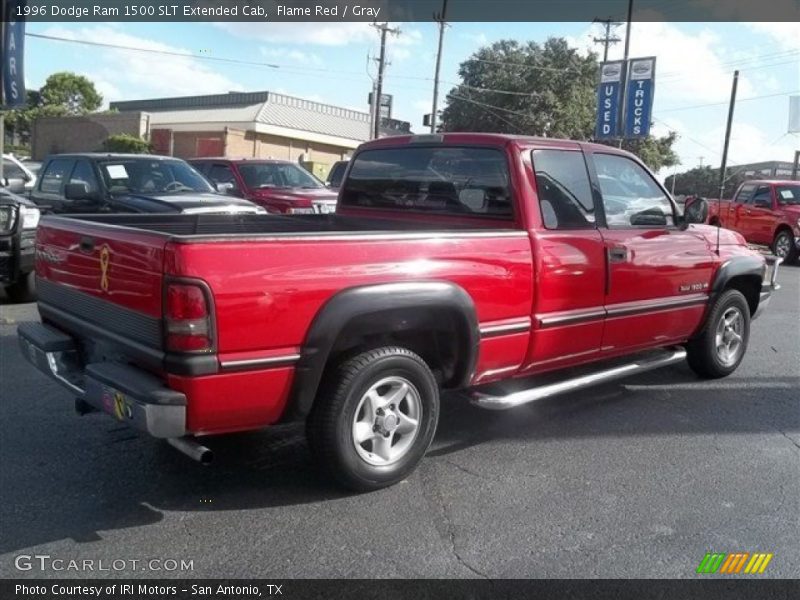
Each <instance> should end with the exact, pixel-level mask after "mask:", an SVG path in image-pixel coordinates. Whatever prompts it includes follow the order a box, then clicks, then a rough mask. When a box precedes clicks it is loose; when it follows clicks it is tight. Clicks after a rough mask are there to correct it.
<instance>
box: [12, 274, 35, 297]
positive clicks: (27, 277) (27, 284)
mask: <svg viewBox="0 0 800 600" xmlns="http://www.w3.org/2000/svg"><path fill="white" fill-rule="evenodd" d="M33 280H34V275H33V273H25V274H24V275H20V278H19V279H18V280H17V281H15V282H14V283H12V284H11V285H9V286H7V287H6V295H7V296H8V298H9V300H11V301H12V302H17V303H19V302H33V301H34V300H35V299H36V285H35V284H34V281H33Z"/></svg>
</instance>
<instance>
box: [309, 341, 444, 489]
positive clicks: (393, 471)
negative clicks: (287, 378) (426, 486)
mask: <svg viewBox="0 0 800 600" xmlns="http://www.w3.org/2000/svg"><path fill="white" fill-rule="evenodd" d="M383 381H390V382H393V383H394V382H403V381H405V382H406V383H408V384H410V387H409V388H408V389H409V390H410V391H409V392H408V394H409V395H407V396H404V397H403V398H401V399H400V401H399V402H398V404H397V405H396V406H395V405H394V404H392V405H391V406H392V411H395V410H396V411H401V410H405V411H406V412H408V411H409V410H410V407H411V403H412V402H413V404H414V405H416V406H418V408H419V412H417V413H416V414H417V416H418V418H417V419H416V421H417V427H416V431H415V433H413V434H409V435H408V437H406V435H405V434H401V433H400V429H399V428H398V429H397V430H396V431H395V430H394V429H392V431H391V433H389V432H388V431H386V430H382V429H381V427H380V426H379V425H377V423H378V421H377V420H373V421H372V422H373V423H375V424H374V425H373V426H372V431H376V428H377V431H378V432H381V431H383V432H384V433H375V434H374V436H375V437H376V438H377V436H378V435H381V436H383V437H385V438H386V439H387V440H389V441H388V444H389V446H390V451H392V448H391V446H392V444H394V443H395V441H396V444H397V445H396V447H397V448H399V444H400V443H401V442H402V443H404V444H406V449H405V450H404V451H403V453H402V454H400V456H399V457H398V458H397V459H396V460H395V461H393V462H387V464H370V463H369V462H367V461H368V460H375V461H378V460H382V458H381V457H379V456H377V455H374V456H373V455H372V454H370V452H373V451H376V450H375V447H373V446H372V442H373V440H366V441H365V442H364V443H363V445H361V444H359V446H360V447H361V450H359V449H357V442H356V440H355V436H356V431H357V430H356V427H357V425H356V420H357V418H358V420H359V421H361V420H365V421H369V420H370V415H374V414H376V413H374V412H373V413H370V414H367V413H366V412H365V411H366V410H367V405H365V404H364V402H367V404H369V400H368V399H367V398H368V396H367V393H368V392H370V390H371V389H372V388H373V387H374V386H376V385H377V384H379V383H381V382H383ZM386 385H387V386H390V384H386ZM400 385H401V387H402V384H400ZM382 389H389V390H390V391H391V387H388V388H381V387H379V388H375V393H376V394H378V397H381V396H380V392H381V390H382ZM398 392H400V388H398ZM381 400H383V398H382V397H381ZM376 403H377V401H376ZM401 403H402V404H403V407H404V408H401ZM386 406H387V412H386V413H380V414H382V415H383V414H388V406H389V405H388V404H387V405H386ZM369 408H370V409H371V408H372V407H371V406H370V407H369ZM359 409H360V410H359ZM357 410H359V413H358V414H357V413H356V411H357ZM381 410H383V409H381ZM412 412H413V411H412ZM392 414H393V415H394V414H396V413H395V412H392ZM360 415H363V417H361V418H359V417H360ZM380 418H381V419H386V418H387V417H386V416H381V417H380ZM391 419H393V420H392V421H390V422H388V423H389V425H387V426H388V427H389V428H391V427H392V426H395V427H397V425H395V420H394V417H391ZM438 420H439V387H438V385H437V383H436V379H435V378H434V376H433V373H431V370H430V368H429V367H428V365H427V364H425V361H423V360H422V359H421V358H420V357H419V356H417V355H416V354H414V353H413V352H411V351H410V350H407V349H405V348H400V347H393V346H388V347H384V348H376V349H374V350H369V351H366V352H363V353H362V354H359V355H358V356H355V357H354V358H351V359H349V360H346V361H345V362H343V363H341V364H340V365H338V366H337V367H336V368H334V369H332V370H331V372H330V373H328V374H327V376H326V377H325V379H324V381H323V384H322V386H321V388H320V392H319V394H318V396H317V399H316V401H315V402H314V407H313V408H312V410H311V414H310V415H309V417H308V422H307V428H306V434H307V436H308V442H309V446H310V447H311V451H312V454H313V455H314V457H315V458H316V460H317V462H318V463H319V464H320V466H321V467H322V468H323V469H324V470H325V471H326V472H327V473H328V474H330V475H331V476H332V477H333V478H334V479H336V480H337V481H338V482H339V483H340V484H342V485H343V486H345V487H347V488H349V489H351V490H355V491H370V490H377V489H380V488H384V487H388V486H390V485H393V484H395V483H397V482H399V481H402V480H403V479H405V478H406V477H407V476H408V475H409V474H410V473H411V472H412V471H413V470H414V468H415V467H416V466H417V464H418V463H419V461H420V460H421V459H422V457H423V456H424V455H425V452H426V451H427V449H428V446H430V444H431V441H432V440H433V435H434V433H435V432H436V424H437V422H438ZM409 422H410V421H409ZM381 423H385V421H381ZM362 427H363V424H362ZM376 443H384V440H377V441H376ZM365 454H369V456H366V457H365V456H364V455H365ZM370 457H372V459H370Z"/></svg>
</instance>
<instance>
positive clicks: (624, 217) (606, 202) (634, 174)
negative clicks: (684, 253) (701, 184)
mask: <svg viewBox="0 0 800 600" xmlns="http://www.w3.org/2000/svg"><path fill="white" fill-rule="evenodd" d="M594 164H595V167H596V168H597V178H598V180H599V183H600V190H601V191H602V193H603V208H604V209H605V213H606V223H607V224H608V227H609V228H610V229H620V228H626V227H669V226H673V225H674V224H675V217H674V213H673V207H672V202H670V200H669V198H668V197H667V195H666V193H665V192H664V191H663V190H662V189H661V187H659V185H658V184H657V183H656V181H655V179H653V177H652V175H650V173H648V172H647V171H646V170H645V169H644V168H643V167H642V166H641V165H640V164H638V163H637V162H635V161H633V160H631V159H629V158H627V157H625V156H619V155H616V154H595V155H594Z"/></svg>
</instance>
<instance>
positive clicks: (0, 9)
mask: <svg viewBox="0 0 800 600" xmlns="http://www.w3.org/2000/svg"><path fill="white" fill-rule="evenodd" d="M5 44H6V2H5V0H0V48H2V49H5ZM3 71H5V69H4V68H3V65H2V64H0V187H3V185H4V183H3V177H4V176H5V173H4V168H5V162H6V161H5V160H4V159H3V154H4V153H5V151H6V148H5V145H6V113H5V102H6V88H5V86H4V84H3Z"/></svg>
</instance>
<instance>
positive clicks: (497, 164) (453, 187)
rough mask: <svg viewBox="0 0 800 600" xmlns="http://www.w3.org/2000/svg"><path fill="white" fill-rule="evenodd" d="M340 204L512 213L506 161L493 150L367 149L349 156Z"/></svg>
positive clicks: (477, 213) (504, 215) (494, 214)
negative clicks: (351, 158)
mask: <svg viewBox="0 0 800 600" xmlns="http://www.w3.org/2000/svg"><path fill="white" fill-rule="evenodd" d="M341 202H342V204H343V205H349V206H358V207H374V208H390V209H400V208H402V209H403V210H417V211H426V212H436V213H442V214H459V215H474V216H485V217H502V218H510V217H512V216H513V211H512V204H511V191H510V189H509V176H508V167H507V166H506V159H505V156H504V155H503V153H502V152H500V151H499V150H495V149H493V148H467V147H464V148H461V147H444V146H436V147H426V146H417V147H413V146H412V147H403V148H388V149H376V150H365V151H363V152H361V153H359V154H358V156H357V157H356V158H355V159H354V160H353V164H352V166H351V167H350V174H349V176H348V177H347V178H346V179H345V181H344V191H343V193H342V195H341Z"/></svg>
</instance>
